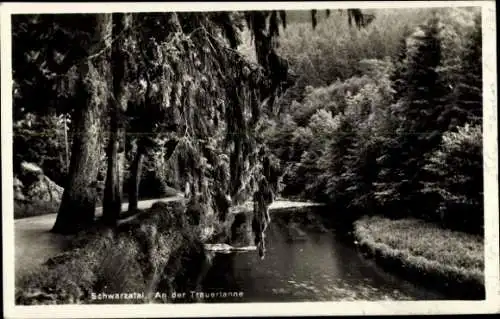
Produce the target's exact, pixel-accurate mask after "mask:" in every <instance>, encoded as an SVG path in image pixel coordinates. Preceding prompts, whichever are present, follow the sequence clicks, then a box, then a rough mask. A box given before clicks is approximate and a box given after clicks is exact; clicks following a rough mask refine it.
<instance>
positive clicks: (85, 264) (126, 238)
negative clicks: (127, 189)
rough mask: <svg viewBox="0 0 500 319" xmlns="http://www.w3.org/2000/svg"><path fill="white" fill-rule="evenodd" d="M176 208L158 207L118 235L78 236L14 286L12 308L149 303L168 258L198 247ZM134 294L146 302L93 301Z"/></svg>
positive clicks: (99, 231) (98, 231) (102, 231)
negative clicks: (14, 297) (65, 249)
mask: <svg viewBox="0 0 500 319" xmlns="http://www.w3.org/2000/svg"><path fill="white" fill-rule="evenodd" d="M176 205H181V204H175V203H173V204H170V203H169V204H167V203H157V204H154V205H153V207H152V208H151V209H150V210H149V211H145V212H144V214H140V216H138V218H136V219H135V220H134V221H133V222H132V223H129V224H125V225H121V226H120V227H119V228H118V229H115V230H111V229H106V228H103V227H102V226H100V225H96V226H95V227H94V228H93V229H90V230H87V231H85V232H81V233H79V234H78V235H76V236H75V239H74V240H73V242H72V246H71V249H69V250H68V251H66V252H64V253H62V254H60V255H58V256H56V257H54V258H51V259H50V260H49V261H47V262H46V263H45V264H44V265H43V266H42V268H41V269H40V270H39V271H37V272H35V273H31V274H29V275H26V276H25V277H23V278H21V279H20V280H19V281H18V282H17V283H16V304H21V305H34V304H67V303H143V302H147V301H148V300H149V299H148V293H150V292H152V291H154V289H155V285H156V284H157V282H158V281H159V280H160V277H161V275H162V273H163V272H164V268H165V267H166V266H167V264H168V263H169V259H170V256H171V255H172V254H173V253H175V254H176V255H177V254H180V253H182V251H183V250H189V249H192V248H193V247H199V246H200V245H199V240H198V238H199V231H198V229H199V228H198V227H196V226H193V225H191V224H189V220H188V219H187V217H186V214H185V213H184V209H183V207H180V206H176ZM181 206H182V205H181ZM132 292H137V293H144V298H135V299H127V298H121V299H120V300H109V299H108V300H97V299H96V298H97V297H98V294H99V293H106V294H116V293H132Z"/></svg>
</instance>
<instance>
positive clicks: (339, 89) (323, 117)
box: [267, 9, 483, 233]
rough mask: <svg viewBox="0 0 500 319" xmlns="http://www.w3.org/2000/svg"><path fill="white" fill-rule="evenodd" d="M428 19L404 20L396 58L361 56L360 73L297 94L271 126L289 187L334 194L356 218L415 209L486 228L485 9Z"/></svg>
mask: <svg viewBox="0 0 500 319" xmlns="http://www.w3.org/2000/svg"><path fill="white" fill-rule="evenodd" d="M423 20H424V23H423V24H421V25H411V26H405V25H401V27H400V28H399V36H398V37H393V38H392V41H393V42H392V44H391V42H389V43H387V44H386V45H387V46H392V47H393V48H394V50H393V51H392V54H391V56H390V57H388V58H378V57H377V58H375V59H364V60H363V55H361V56H360V58H359V62H358V63H357V65H358V67H357V71H356V72H359V73H358V75H353V76H347V77H346V78H344V79H338V80H336V81H335V80H333V81H331V82H330V83H329V84H328V85H327V86H320V87H316V88H312V87H307V86H305V87H304V88H303V92H304V93H303V97H302V96H300V95H295V96H292V97H290V96H289V98H291V99H292V100H293V102H291V103H290V106H289V107H288V112H287V113H288V114H286V115H284V116H282V117H281V119H280V120H279V121H278V122H277V124H276V126H270V127H269V130H268V132H267V134H268V135H269V136H270V138H269V144H270V145H272V148H273V149H274V150H275V154H276V155H277V156H278V157H279V158H280V159H281V161H282V163H283V165H284V166H285V169H284V170H283V174H284V177H283V182H284V183H285V185H284V190H283V195H285V196H299V197H305V198H307V197H311V196H312V197H315V198H316V199H318V200H326V201H328V202H330V203H332V205H334V207H336V209H335V211H338V212H340V211H342V212H344V214H347V215H350V217H349V218H350V219H356V218H357V217H358V216H359V215H360V214H376V213H380V214H383V215H386V216H390V217H393V218H400V217H406V216H415V217H419V218H424V219H429V220H432V221H436V222H440V223H442V224H443V225H445V226H446V227H451V228H455V229H460V230H465V231H471V232H479V233H480V232H481V231H482V222H483V219H482V218H483V216H482V214H483V209H482V205H483V204H482V162H481V148H482V139H481V109H482V95H481V92H482V81H481V73H482V68H481V63H482V62H481V49H480V48H481V42H480V41H481V36H480V34H481V26H480V14H479V13H478V12H475V11H474V10H468V9H457V10H435V11H434V12H433V13H432V14H430V15H429V14H428V15H427V18H426V19H423ZM374 23H375V24H376V22H374ZM375 27H376V26H374V28H375ZM291 45H292V46H293V44H291ZM333 49H335V47H334V48H333ZM282 50H283V51H285V52H286V50H291V48H282ZM311 50H314V49H311ZM325 50H326V49H325ZM291 52H294V51H291ZM307 52H308V53H307V54H311V53H310V52H311V51H307ZM290 54H291V53H290ZM332 59H334V56H332ZM301 63H302V62H300V61H298V60H292V61H291V66H290V67H291V68H293V67H295V66H301ZM328 63H330V64H332V63H333V62H330V61H328V60H326V61H322V62H320V61H317V62H314V63H312V66H311V67H310V69H311V74H313V73H315V72H316V71H315V70H317V69H316V68H317V67H319V66H321V65H326V64H328ZM305 73H307V72H305ZM309 83H311V81H309ZM282 102H283V103H289V100H286V99H283V100H282ZM323 128H325V129H323ZM445 166H446V167H445ZM458 172H460V173H458ZM466 185H467V186H466ZM466 189H467V190H466ZM339 214H340V213H339ZM334 218H335V217H334Z"/></svg>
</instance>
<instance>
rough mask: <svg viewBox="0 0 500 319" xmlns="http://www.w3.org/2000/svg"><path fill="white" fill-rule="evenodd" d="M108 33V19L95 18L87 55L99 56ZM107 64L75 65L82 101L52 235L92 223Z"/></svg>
mask: <svg viewBox="0 0 500 319" xmlns="http://www.w3.org/2000/svg"><path fill="white" fill-rule="evenodd" d="M110 31H111V17H110V15H109V14H102V15H98V16H97V17H96V28H95V33H94V38H93V42H92V44H91V47H90V48H89V52H91V53H92V54H94V53H97V52H100V50H101V49H102V48H103V47H104V46H106V45H107V44H108V43H107V41H109V40H108V39H110V37H109V34H110ZM108 62H109V58H108V57H107V56H106V54H98V55H97V56H94V57H93V58H92V59H87V60H85V61H83V62H81V64H80V65H79V68H80V70H79V71H80V76H81V82H82V83H81V86H82V87H81V91H80V92H81V93H83V94H82V97H81V98H80V99H78V101H82V105H80V106H78V107H77V108H76V109H75V114H74V125H75V130H74V131H75V134H74V137H73V145H72V151H71V163H70V169H69V178H68V183H67V185H66V188H65V190H64V194H63V198H62V201H61V205H60V207H59V212H58V214H57V219H56V222H55V224H54V227H53V228H52V231H53V232H56V233H66V234H69V233H75V232H77V231H79V230H81V229H84V228H86V227H88V226H89V225H90V224H92V223H93V221H94V214H95V205H96V203H95V200H96V181H97V173H98V170H99V159H100V151H101V150H100V142H101V132H102V113H103V110H105V108H106V106H105V103H106V96H107V95H108V92H107V89H106V86H105V85H102V82H103V81H104V82H106V81H107V78H108V77H107V74H108V72H109V64H108Z"/></svg>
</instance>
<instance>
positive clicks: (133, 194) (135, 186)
mask: <svg viewBox="0 0 500 319" xmlns="http://www.w3.org/2000/svg"><path fill="white" fill-rule="evenodd" d="M137 143H138V145H137V153H136V154H135V157H134V160H133V161H132V164H131V165H130V184H129V187H130V188H129V191H128V200H129V202H128V210H129V211H133V210H137V208H138V202H139V185H140V183H141V174H142V162H143V159H144V151H145V147H144V145H143V143H142V141H141V140H139V141H138V142H137Z"/></svg>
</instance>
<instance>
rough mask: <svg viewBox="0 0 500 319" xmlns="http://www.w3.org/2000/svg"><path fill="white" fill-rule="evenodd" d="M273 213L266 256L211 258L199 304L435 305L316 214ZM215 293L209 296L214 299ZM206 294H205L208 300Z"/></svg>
mask: <svg viewBox="0 0 500 319" xmlns="http://www.w3.org/2000/svg"><path fill="white" fill-rule="evenodd" d="M313 210H314V209H311V211H310V212H307V213H290V214H287V213H286V212H281V213H276V214H274V215H273V216H272V219H273V220H272V223H271V225H270V228H269V229H268V231H267V240H266V247H267V252H266V256H265V259H264V260H261V259H260V258H259V256H258V254H257V252H255V251H253V252H239V253H231V254H215V255H214V256H212V258H211V263H210V265H211V266H209V269H208V270H207V273H206V276H205V277H204V279H203V280H202V283H201V286H200V287H199V290H198V291H199V292H203V293H204V294H205V295H203V296H200V295H198V298H195V299H197V300H198V302H290V301H350V300H373V301H378V300H437V299H446V297H445V296H444V295H442V294H440V293H438V292H435V291H430V290H428V289H425V288H423V287H419V286H416V285H414V284H412V283H409V282H407V281H404V280H402V279H400V278H398V277H396V276H394V275H391V274H389V273H387V272H385V271H383V270H382V269H380V268H379V267H377V266H376V265H374V264H373V262H371V261H368V260H366V259H365V258H363V257H362V256H360V255H359V253H358V252H357V251H356V249H355V248H354V247H353V246H352V245H349V244H346V243H345V240H343V239H340V236H338V235H336V232H335V230H334V229H333V228H329V229H327V228H325V227H324V226H323V223H321V222H320V221H319V220H318V218H317V214H316V213H315V212H314V211H313ZM212 293H213V295H212ZM207 294H208V295H207Z"/></svg>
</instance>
